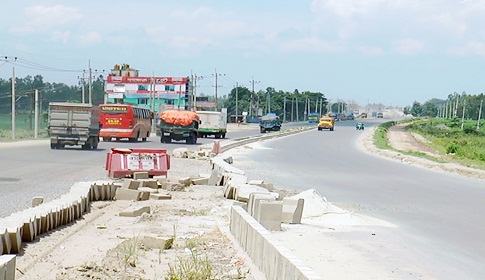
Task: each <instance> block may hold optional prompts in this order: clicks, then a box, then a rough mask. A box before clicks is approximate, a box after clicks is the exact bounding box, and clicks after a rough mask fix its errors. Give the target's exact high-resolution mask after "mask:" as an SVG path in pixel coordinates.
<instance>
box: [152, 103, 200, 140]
mask: <svg viewBox="0 0 485 280" xmlns="http://www.w3.org/2000/svg"><path fill="white" fill-rule="evenodd" d="M199 124H200V117H199V115H198V114H197V113H196V112H193V111H186V110H165V111H162V112H160V114H159V121H158V123H157V124H156V126H155V128H156V129H155V133H156V135H157V136H160V142H161V143H171V142H172V140H173V141H184V140H185V143H187V144H196V143H197V135H198V131H199Z"/></svg>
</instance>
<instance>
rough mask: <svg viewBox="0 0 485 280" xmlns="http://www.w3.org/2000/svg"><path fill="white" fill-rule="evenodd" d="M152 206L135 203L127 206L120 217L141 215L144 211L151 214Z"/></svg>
mask: <svg viewBox="0 0 485 280" xmlns="http://www.w3.org/2000/svg"><path fill="white" fill-rule="evenodd" d="M150 211H151V209H150V206H149V205H133V206H130V207H128V208H125V209H124V210H123V211H121V212H120V214H119V215H120V217H138V216H141V214H143V213H149V214H150Z"/></svg>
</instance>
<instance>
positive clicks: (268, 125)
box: [259, 113, 281, 133]
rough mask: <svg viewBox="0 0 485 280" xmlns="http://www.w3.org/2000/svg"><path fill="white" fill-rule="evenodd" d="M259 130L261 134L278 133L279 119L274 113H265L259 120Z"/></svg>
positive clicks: (279, 127)
mask: <svg viewBox="0 0 485 280" xmlns="http://www.w3.org/2000/svg"><path fill="white" fill-rule="evenodd" d="M259 129H260V132H261V133H266V132H267V131H279V130H280V129H281V120H280V117H278V116H277V115H276V114H275V113H267V114H266V115H264V116H262V117H261V118H260V119H259Z"/></svg>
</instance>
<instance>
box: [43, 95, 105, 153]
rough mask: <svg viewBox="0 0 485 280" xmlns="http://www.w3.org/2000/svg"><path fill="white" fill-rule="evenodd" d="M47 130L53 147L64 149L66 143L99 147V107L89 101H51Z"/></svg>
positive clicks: (86, 148)
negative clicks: (88, 102)
mask: <svg viewBox="0 0 485 280" xmlns="http://www.w3.org/2000/svg"><path fill="white" fill-rule="evenodd" d="M47 131H48V134H49V138H50V144H51V149H62V148H64V147H65V146H66V145H68V146H76V145H80V146H81V147H82V149H84V150H90V149H97V148H98V143H99V131H100V123H99V107H98V106H93V105H92V104H87V103H70V102H50V103H49V112H48V130H47Z"/></svg>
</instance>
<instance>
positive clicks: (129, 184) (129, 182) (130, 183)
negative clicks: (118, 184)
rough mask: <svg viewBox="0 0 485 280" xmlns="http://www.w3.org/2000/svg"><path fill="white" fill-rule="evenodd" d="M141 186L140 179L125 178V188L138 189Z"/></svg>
mask: <svg viewBox="0 0 485 280" xmlns="http://www.w3.org/2000/svg"><path fill="white" fill-rule="evenodd" d="M139 187H140V181H138V180H134V179H125V180H123V186H122V188H123V189H130V190H137V189H138V188H139Z"/></svg>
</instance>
